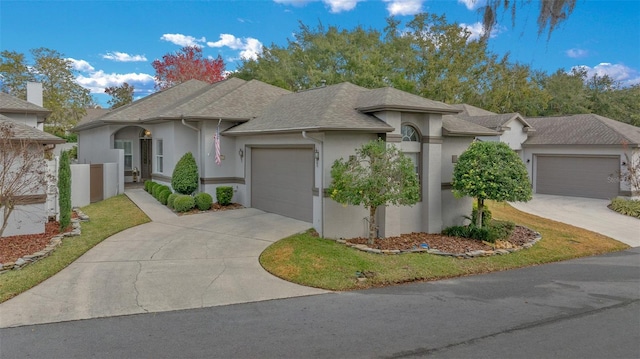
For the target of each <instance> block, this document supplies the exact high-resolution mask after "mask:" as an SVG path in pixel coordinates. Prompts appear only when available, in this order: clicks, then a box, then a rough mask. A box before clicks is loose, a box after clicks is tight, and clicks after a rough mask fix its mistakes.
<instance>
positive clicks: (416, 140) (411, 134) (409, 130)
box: [400, 125, 422, 180]
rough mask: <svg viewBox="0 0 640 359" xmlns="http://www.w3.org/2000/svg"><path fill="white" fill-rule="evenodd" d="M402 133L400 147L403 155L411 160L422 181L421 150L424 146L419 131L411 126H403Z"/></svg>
mask: <svg viewBox="0 0 640 359" xmlns="http://www.w3.org/2000/svg"><path fill="white" fill-rule="evenodd" d="M400 133H401V134H402V144H401V145H400V148H401V149H402V153H404V155H405V156H407V157H409V158H410V159H411V162H412V163H413V168H414V169H415V171H416V175H418V180H420V179H421V177H422V176H420V148H421V147H422V144H421V143H420V135H419V134H418V130H417V129H416V128H415V127H413V126H411V125H402V127H400Z"/></svg>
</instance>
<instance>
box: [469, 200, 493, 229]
mask: <svg viewBox="0 0 640 359" xmlns="http://www.w3.org/2000/svg"><path fill="white" fill-rule="evenodd" d="M477 218H478V203H476V202H473V209H472V210H471V224H475V223H477V222H476V220H477ZM491 218H492V217H491V211H490V210H489V206H487V205H485V206H484V209H483V210H482V226H483V227H484V226H485V225H489V223H490V222H491Z"/></svg>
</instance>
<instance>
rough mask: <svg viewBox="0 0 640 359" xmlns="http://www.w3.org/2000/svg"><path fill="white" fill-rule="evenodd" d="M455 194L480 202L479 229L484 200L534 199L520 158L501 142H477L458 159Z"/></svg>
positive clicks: (454, 174)
mask: <svg viewBox="0 0 640 359" xmlns="http://www.w3.org/2000/svg"><path fill="white" fill-rule="evenodd" d="M452 186H453V193H454V194H455V195H456V196H457V197H463V196H470V197H474V198H476V199H477V200H478V214H477V216H476V223H475V225H476V226H477V227H482V225H483V224H482V213H483V211H484V200H485V199H491V200H494V201H498V202H503V201H517V202H527V201H529V200H531V184H530V182H529V177H528V175H527V169H526V167H525V166H524V163H522V161H521V160H520V158H519V157H518V155H517V154H516V153H515V152H514V151H513V150H512V149H511V148H509V146H508V145H507V144H505V143H502V142H480V141H476V142H473V143H472V144H471V146H469V148H468V149H467V150H466V151H464V152H463V153H462V155H460V157H458V162H457V163H456V165H455V167H454V169H453V183H452Z"/></svg>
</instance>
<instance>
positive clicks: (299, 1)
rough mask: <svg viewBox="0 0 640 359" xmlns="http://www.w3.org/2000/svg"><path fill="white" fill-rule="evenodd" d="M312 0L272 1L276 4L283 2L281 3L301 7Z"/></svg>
mask: <svg viewBox="0 0 640 359" xmlns="http://www.w3.org/2000/svg"><path fill="white" fill-rule="evenodd" d="M312 1H313V0H273V2H275V3H277V4H283V5H293V6H297V7H302V6H305V5H307V4H308V3H310V2H312Z"/></svg>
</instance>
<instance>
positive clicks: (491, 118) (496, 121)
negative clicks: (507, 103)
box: [458, 112, 531, 131]
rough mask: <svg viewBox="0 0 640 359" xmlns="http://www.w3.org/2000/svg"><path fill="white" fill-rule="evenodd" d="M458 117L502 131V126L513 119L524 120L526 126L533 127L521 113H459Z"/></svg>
mask: <svg viewBox="0 0 640 359" xmlns="http://www.w3.org/2000/svg"><path fill="white" fill-rule="evenodd" d="M458 118H460V119H462V120H465V121H469V122H473V123H475V124H476V125H480V126H484V127H487V128H490V129H492V130H496V131H502V127H503V126H504V125H506V124H507V123H509V122H510V121H511V120H517V121H520V122H522V124H523V125H524V127H528V128H531V125H530V124H529V123H528V122H527V121H525V120H524V119H523V118H522V116H520V114H519V113H515V112H514V113H504V114H492V115H474V116H469V115H462V114H460V115H458Z"/></svg>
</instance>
